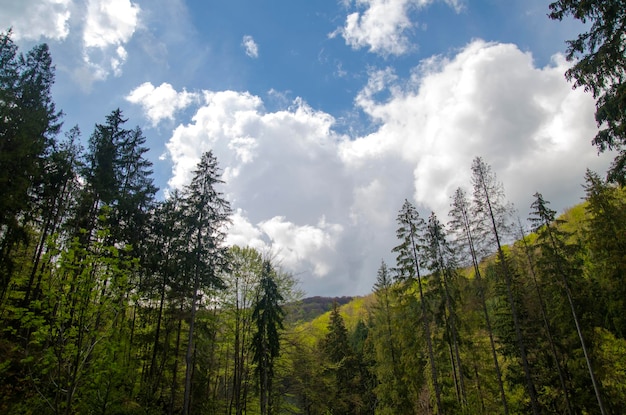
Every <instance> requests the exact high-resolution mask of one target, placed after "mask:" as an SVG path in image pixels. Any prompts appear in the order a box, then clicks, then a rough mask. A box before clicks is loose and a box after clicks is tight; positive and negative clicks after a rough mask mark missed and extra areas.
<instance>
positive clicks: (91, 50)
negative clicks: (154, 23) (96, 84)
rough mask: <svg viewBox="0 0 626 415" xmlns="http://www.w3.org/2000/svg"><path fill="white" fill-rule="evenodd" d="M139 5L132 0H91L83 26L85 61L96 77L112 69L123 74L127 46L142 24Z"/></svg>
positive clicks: (103, 77) (100, 77)
mask: <svg viewBox="0 0 626 415" xmlns="http://www.w3.org/2000/svg"><path fill="white" fill-rule="evenodd" d="M140 11H141V10H140V8H139V6H138V5H137V4H135V3H132V2H131V1H130V0H88V2H87V11H86V16H85V21H84V26H83V36H82V37H83V46H84V50H83V61H84V62H85V64H86V65H87V66H88V67H90V68H91V69H92V71H93V78H94V79H95V80H104V79H106V78H107V77H108V76H109V74H110V72H113V75H115V76H120V75H121V74H122V65H123V64H124V62H125V61H126V58H127V51H126V49H125V48H124V44H126V43H127V42H128V41H130V39H131V38H132V36H133V34H134V33H135V30H136V29H137V26H138V24H139V13H140Z"/></svg>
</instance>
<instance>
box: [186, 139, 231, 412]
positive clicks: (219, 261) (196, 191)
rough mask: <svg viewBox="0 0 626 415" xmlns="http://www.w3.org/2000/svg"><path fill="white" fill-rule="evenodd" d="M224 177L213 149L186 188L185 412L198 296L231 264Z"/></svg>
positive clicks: (215, 285)
mask: <svg viewBox="0 0 626 415" xmlns="http://www.w3.org/2000/svg"><path fill="white" fill-rule="evenodd" d="M221 183H223V181H222V180H221V179H220V173H219V168H218V165H217V159H216V158H215V156H214V155H213V153H212V152H210V151H209V152H207V153H204V154H203V155H202V158H201V160H200V163H198V166H197V168H196V170H195V172H194V176H193V178H192V180H191V183H190V184H189V185H188V186H187V187H186V188H185V190H184V192H183V202H182V203H183V206H182V210H183V215H184V217H183V223H184V224H185V227H186V235H185V237H186V240H187V241H189V245H188V248H187V253H186V254H187V255H186V263H185V265H184V272H186V273H187V279H188V281H189V282H190V283H191V286H189V287H187V289H188V292H189V294H190V297H191V298H190V300H191V306H190V308H191V309H190V317H189V331H188V337H187V354H186V357H185V364H186V371H185V394H184V400H183V414H184V415H188V414H189V411H190V398H191V386H192V385H191V376H192V373H193V350H194V328H195V323H196V313H197V309H198V306H199V305H198V300H199V299H201V298H202V297H203V296H204V295H206V294H209V293H210V290H211V289H215V288H221V287H223V282H222V280H221V279H220V277H219V275H220V273H221V272H222V271H223V270H224V269H226V267H227V266H228V262H227V260H228V256H227V248H226V247H225V246H224V239H225V238H226V229H225V226H226V225H227V224H228V223H229V221H230V213H231V210H230V204H229V203H228V201H227V200H226V199H224V197H223V196H222V193H221V192H219V190H218V189H217V186H218V185H220V184H221Z"/></svg>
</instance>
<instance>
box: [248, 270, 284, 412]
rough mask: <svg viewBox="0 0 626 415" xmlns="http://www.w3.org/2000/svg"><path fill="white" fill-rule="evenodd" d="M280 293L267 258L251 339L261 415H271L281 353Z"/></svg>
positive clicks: (281, 311) (260, 284)
mask: <svg viewBox="0 0 626 415" xmlns="http://www.w3.org/2000/svg"><path fill="white" fill-rule="evenodd" d="M282 302H283V296H282V295H281V293H280V291H279V290H278V285H277V284H276V281H275V272H274V270H273V269H272V265H271V263H270V262H269V261H267V260H266V261H264V263H263V270H262V275H261V281H260V283H259V294H258V299H257V301H256V304H255V306H254V311H253V313H252V320H253V321H254V323H255V325H256V332H255V333H254V336H253V338H252V350H253V361H254V362H255V363H256V365H257V367H256V372H257V376H258V379H259V391H260V407H261V415H271V414H272V413H273V410H274V408H273V406H272V387H273V380H274V361H275V359H276V358H277V357H278V355H279V354H280V330H282V329H283V319H284V315H285V312H284V311H283V308H282Z"/></svg>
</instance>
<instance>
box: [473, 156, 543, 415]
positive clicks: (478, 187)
mask: <svg viewBox="0 0 626 415" xmlns="http://www.w3.org/2000/svg"><path fill="white" fill-rule="evenodd" d="M472 184H473V186H474V205H473V214H474V215H475V216H476V218H477V219H478V220H479V221H480V222H482V224H483V229H484V230H485V234H484V236H485V237H486V240H491V241H492V244H493V245H495V248H496V249H497V250H496V252H497V257H498V264H499V268H500V271H501V273H502V275H503V277H504V281H505V284H506V292H507V298H508V301H509V307H510V308H511V315H512V318H513V326H514V329H515V337H516V340H517V347H518V349H519V353H520V358H521V360H522V368H523V370H524V377H525V378H526V390H527V392H528V395H529V396H530V404H531V408H532V411H533V414H535V415H538V414H539V405H538V402H537V391H536V389H535V385H534V382H533V379H532V376H531V373H530V365H529V363H528V357H527V355H526V346H525V345H524V339H523V336H522V329H521V326H520V318H519V311H518V306H517V304H516V301H515V297H514V293H513V278H512V271H511V269H510V265H509V262H508V259H507V258H506V256H505V254H504V250H503V249H502V246H503V241H502V236H503V233H505V232H507V230H508V228H509V226H510V223H509V221H510V212H511V208H510V207H509V206H507V204H506V203H505V199H504V189H503V187H502V184H501V183H500V182H498V181H497V179H496V176H495V174H494V173H493V172H492V171H491V167H490V166H489V165H488V164H486V163H485V162H484V161H483V159H482V158H480V157H476V158H475V159H474V161H473V162H472Z"/></svg>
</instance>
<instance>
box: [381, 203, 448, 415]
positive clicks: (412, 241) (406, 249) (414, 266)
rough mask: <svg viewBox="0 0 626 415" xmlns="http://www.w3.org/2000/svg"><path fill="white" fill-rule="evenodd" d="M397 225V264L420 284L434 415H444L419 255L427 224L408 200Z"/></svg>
mask: <svg viewBox="0 0 626 415" xmlns="http://www.w3.org/2000/svg"><path fill="white" fill-rule="evenodd" d="M397 223H398V225H399V228H398V230H397V231H396V236H397V238H398V239H399V240H400V245H398V246H396V247H395V248H394V249H393V252H397V253H398V256H397V258H396V262H397V264H398V267H397V269H398V275H399V276H400V278H401V279H404V281H405V282H406V283H408V284H412V283H413V282H414V281H417V286H418V290H419V297H420V305H421V309H422V316H421V317H422V323H423V326H424V337H425V338H426V344H427V347H428V360H429V362H430V375H431V379H432V382H433V387H434V389H435V400H436V408H435V413H439V414H443V407H442V405H441V388H440V385H439V380H438V378H437V364H436V362H435V353H434V350H433V342H432V337H431V327H430V323H431V319H430V317H431V316H430V313H429V312H428V309H427V307H426V301H425V297H424V287H423V285H424V283H423V281H422V275H421V270H420V267H421V262H422V261H421V259H420V255H421V254H422V252H421V251H422V250H423V248H424V242H423V234H424V228H425V225H426V224H425V223H424V220H423V219H422V218H421V217H420V216H419V213H418V212H417V209H416V208H415V206H413V205H412V204H411V203H410V202H409V201H408V200H405V201H404V204H403V205H402V208H401V209H400V212H399V213H398V217H397Z"/></svg>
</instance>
